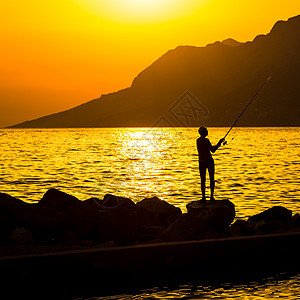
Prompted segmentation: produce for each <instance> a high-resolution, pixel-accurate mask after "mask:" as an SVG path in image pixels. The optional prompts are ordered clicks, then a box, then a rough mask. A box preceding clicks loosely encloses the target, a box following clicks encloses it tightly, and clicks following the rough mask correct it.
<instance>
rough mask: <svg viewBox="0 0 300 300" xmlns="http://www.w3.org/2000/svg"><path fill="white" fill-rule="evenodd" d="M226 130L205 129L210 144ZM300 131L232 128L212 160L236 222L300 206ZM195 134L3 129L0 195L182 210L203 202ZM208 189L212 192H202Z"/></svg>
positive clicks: (219, 193) (151, 130)
mask: <svg viewBox="0 0 300 300" xmlns="http://www.w3.org/2000/svg"><path fill="white" fill-rule="evenodd" d="M226 130H227V128H210V129H209V136H208V137H209V138H210V140H211V142H212V144H215V143H216V142H217V141H218V139H219V138H221V137H222V136H223V135H224V133H225V132H226ZM299 130H300V129H299V128H235V129H234V130H233V131H232V133H231V137H234V140H230V139H229V143H228V145H226V146H225V147H222V148H220V149H219V150H218V151H217V152H216V153H215V154H214V159H215V164H216V191H215V196H216V198H217V199H224V198H225V199H230V200H232V201H233V202H234V203H235V205H236V211H237V217H247V216H249V215H252V214H254V213H257V212H260V211H262V210H264V209H266V208H269V207H271V206H274V205H283V206H285V207H287V208H289V209H292V210H293V211H294V212H297V211H299V208H300V202H299V200H300V189H299V176H298V173H299V165H300V158H299V153H300V151H299V145H300V137H299ZM197 137H198V133H197V128H102V129H44V130H36V129H26V130H21V129H18V130H7V129H4V130H1V131H0V142H1V150H0V154H1V158H0V178H1V179H0V191H1V192H6V193H9V194H11V195H12V196H15V197H19V198H20V199H23V200H25V201H28V202H36V201H38V200H39V199H41V197H42V195H43V194H44V193H45V192H46V190H47V189H49V188H50V187H55V188H59V189H61V190H63V191H65V192H67V193H70V194H72V195H74V196H76V197H78V198H79V199H81V200H85V199H87V198H89V197H99V198H103V196H104V195H105V194H106V193H113V194H117V195H120V196H126V197H129V198H131V199H133V200H134V201H139V200H142V199H143V198H145V197H153V196H158V197H160V198H161V199H164V200H166V201H168V202H170V203H172V204H174V205H176V206H178V207H180V208H181V209H182V210H183V211H185V210H186V208H185V206H186V204H187V203H188V202H190V201H193V200H198V199H200V197H201V195H200V194H201V191H200V179H199V171H198V157H197V149H196V143H195V141H196V138H197ZM207 188H209V187H207Z"/></svg>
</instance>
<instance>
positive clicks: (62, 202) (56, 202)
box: [38, 189, 97, 239]
mask: <svg viewBox="0 0 300 300" xmlns="http://www.w3.org/2000/svg"><path fill="white" fill-rule="evenodd" d="M38 206H39V207H40V208H43V209H52V210H56V211H58V212H61V213H63V214H64V215H66V216H67V221H68V224H69V227H70V230H72V231H73V232H74V233H75V234H76V235H77V237H78V238H79V239H83V238H87V237H89V235H90V233H91V230H92V229H93V227H94V226H95V225H96V221H97V215H96V213H94V211H93V210H91V209H89V208H88V207H86V206H85V205H84V204H83V203H82V202H81V201H80V200H79V199H77V198H76V197H74V196H71V195H68V194H66V193H64V192H61V191H59V190H56V189H50V190H48V191H47V192H46V193H45V194H44V196H43V198H42V199H41V200H40V201H39V203H38Z"/></svg>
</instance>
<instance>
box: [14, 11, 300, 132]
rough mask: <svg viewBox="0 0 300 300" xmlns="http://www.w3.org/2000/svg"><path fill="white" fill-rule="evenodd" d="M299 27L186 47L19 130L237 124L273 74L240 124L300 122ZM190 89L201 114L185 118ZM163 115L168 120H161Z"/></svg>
mask: <svg viewBox="0 0 300 300" xmlns="http://www.w3.org/2000/svg"><path fill="white" fill-rule="evenodd" d="M299 32H300V16H296V17H293V18H290V19H289V20H288V21H279V22H277V23H276V24H275V25H274V27H273V28H272V30H271V32H270V33H269V34H267V35H259V36H257V37H256V38H255V39H254V40H253V41H252V42H247V43H238V42H236V41H234V40H232V39H227V40H225V41H223V42H216V43H214V44H210V45H207V46H206V47H192V46H180V47H177V48H176V49H174V50H170V51H168V52H167V53H166V54H164V55H163V56H162V57H160V58H159V59H158V60H157V61H155V62H154V63H153V64H152V65H151V66H149V67H148V68H146V69H145V70H144V71H142V72H141V73H140V74H139V75H138V76H137V77H136V78H135V79H134V81H133V83H132V86H131V87H130V88H127V89H124V90H121V91H119V92H116V93H112V94H108V95H102V96H101V97H100V98H99V99H95V100H92V101H89V102H87V103H84V104H82V105H79V106H77V107H74V108H72V109H69V110H67V111H63V112H60V113H56V114H52V115H48V116H45V117H42V118H39V119H35V120H32V121H27V122H24V123H21V124H18V125H15V126H12V127H16V128H34V127H36V128H47V127H122V126H159V125H161V126H168V127H169V126H199V122H200V120H201V123H202V124H203V125H205V126H229V125H231V124H232V123H233V121H234V120H235V119H236V117H237V115H238V114H239V112H240V111H241V110H242V108H243V107H244V106H245V104H246V103H247V102H248V100H249V99H250V98H251V97H252V96H253V94H254V93H255V91H256V90H257V89H258V87H259V86H260V85H261V84H262V82H263V81H264V80H265V79H266V78H267V77H268V76H269V75H271V76H272V78H271V80H270V82H269V83H268V85H267V86H266V88H265V89H264V91H263V93H262V94H261V95H260V97H259V99H257V100H256V101H255V105H253V106H251V107H250V108H249V111H247V114H246V115H245V116H244V118H243V119H242V120H240V121H239V123H238V125H239V126H299V125H300V119H299V115H300V106H299V98H300V85H299V82H298V81H299V76H300V57H299V51H300V35H299ZM187 91H190V92H191V93H192V95H193V96H194V97H195V99H196V102H194V103H193V105H194V106H195V108H194V112H196V111H197V110H195V109H198V110H199V109H200V112H199V111H198V112H199V115H198V116H197V117H195V118H189V119H188V120H185V121H184V120H183V119H180V118H178V116H176V111H172V107H173V108H174V105H175V104H177V105H178V104H179V105H180V103H179V102H180V99H182V97H183V96H184V95H185V93H186V92H187ZM229 103H230V105H228V104H229ZM203 107H205V111H206V114H204V112H203ZM201 111H202V113H201ZM189 112H190V111H189ZM161 118H164V119H165V120H166V123H165V124H160V123H157V122H158V121H159V120H160V119H161Z"/></svg>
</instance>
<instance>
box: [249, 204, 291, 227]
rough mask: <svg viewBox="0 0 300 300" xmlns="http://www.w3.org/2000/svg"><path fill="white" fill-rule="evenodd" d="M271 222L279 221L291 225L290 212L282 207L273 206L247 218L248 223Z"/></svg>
mask: <svg viewBox="0 0 300 300" xmlns="http://www.w3.org/2000/svg"><path fill="white" fill-rule="evenodd" d="M273 220H277V221H281V222H283V223H286V224H288V223H291V222H292V211H291V210H289V209H287V208H285V207H282V206H273V207H271V208H269V209H267V210H265V211H263V212H261V213H259V214H256V215H254V216H251V217H249V219H248V221H251V222H255V223H258V222H265V223H268V222H270V221H273Z"/></svg>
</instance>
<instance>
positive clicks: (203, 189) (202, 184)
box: [199, 167, 206, 201]
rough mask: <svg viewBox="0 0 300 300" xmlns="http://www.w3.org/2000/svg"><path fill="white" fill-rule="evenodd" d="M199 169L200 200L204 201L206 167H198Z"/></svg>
mask: <svg viewBox="0 0 300 300" xmlns="http://www.w3.org/2000/svg"><path fill="white" fill-rule="evenodd" d="M199 171H200V179H201V192H202V200H203V201H205V180H206V168H205V167H204V168H203V167H199Z"/></svg>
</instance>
